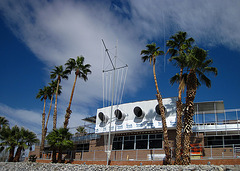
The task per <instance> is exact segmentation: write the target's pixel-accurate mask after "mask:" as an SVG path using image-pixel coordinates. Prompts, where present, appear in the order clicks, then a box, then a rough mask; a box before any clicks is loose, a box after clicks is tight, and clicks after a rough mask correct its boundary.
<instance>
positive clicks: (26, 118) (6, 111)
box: [0, 103, 41, 133]
mask: <svg viewBox="0 0 240 171" xmlns="http://www.w3.org/2000/svg"><path fill="white" fill-rule="evenodd" d="M0 113H1V116H4V117H5V118H6V119H7V120H8V121H9V123H10V126H14V125H18V126H19V127H22V126H23V127H25V128H26V129H29V130H31V131H34V132H35V133H40V132H41V112H40V111H32V110H26V109H15V108H11V107H9V106H7V105H4V104H1V103H0Z"/></svg>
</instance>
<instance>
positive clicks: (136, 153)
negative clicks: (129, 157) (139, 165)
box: [136, 149, 138, 160]
mask: <svg viewBox="0 0 240 171" xmlns="http://www.w3.org/2000/svg"><path fill="white" fill-rule="evenodd" d="M137 159H138V149H136V160H137Z"/></svg>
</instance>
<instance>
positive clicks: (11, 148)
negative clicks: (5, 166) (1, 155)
mask: <svg viewBox="0 0 240 171" xmlns="http://www.w3.org/2000/svg"><path fill="white" fill-rule="evenodd" d="M14 149H15V147H10V150H9V156H8V162H13V159H14Z"/></svg>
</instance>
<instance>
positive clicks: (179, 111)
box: [175, 68, 183, 165]
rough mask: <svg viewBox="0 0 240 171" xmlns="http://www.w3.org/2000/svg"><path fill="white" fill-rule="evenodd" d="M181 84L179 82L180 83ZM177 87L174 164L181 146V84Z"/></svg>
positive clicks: (177, 163) (179, 157) (179, 154)
mask: <svg viewBox="0 0 240 171" xmlns="http://www.w3.org/2000/svg"><path fill="white" fill-rule="evenodd" d="M182 73H183V69H182V68H181V70H180V81H182ZM180 84H181V83H180ZM180 84H179V87H178V101H177V102H176V106H177V129H176V149H175V164H176V165H180V164H181V163H182V160H181V148H182V112H183V110H182V89H181V85H180Z"/></svg>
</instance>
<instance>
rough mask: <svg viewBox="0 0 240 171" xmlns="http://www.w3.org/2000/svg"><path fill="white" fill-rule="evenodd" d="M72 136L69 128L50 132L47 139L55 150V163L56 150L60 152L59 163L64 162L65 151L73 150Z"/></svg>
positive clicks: (54, 159) (54, 157)
mask: <svg viewBox="0 0 240 171" xmlns="http://www.w3.org/2000/svg"><path fill="white" fill-rule="evenodd" d="M71 137H72V134H71V133H70V132H69V130H68V129H67V128H59V129H56V130H53V131H52V132H50V133H49V134H48V135H47V137H46V139H47V141H48V144H49V145H50V147H51V148H52V149H53V157H52V160H53V162H56V150H58V152H59V154H58V162H61V161H62V152H63V150H64V149H71V148H72V147H73V142H72V141H71V140H70V139H71Z"/></svg>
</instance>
